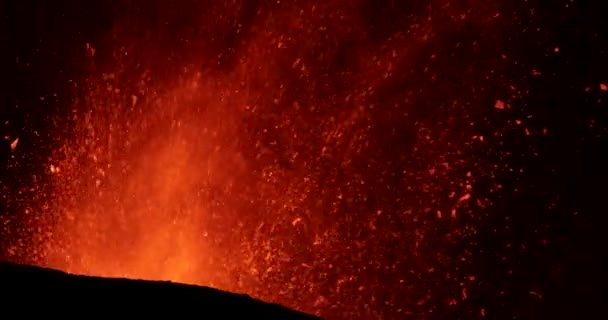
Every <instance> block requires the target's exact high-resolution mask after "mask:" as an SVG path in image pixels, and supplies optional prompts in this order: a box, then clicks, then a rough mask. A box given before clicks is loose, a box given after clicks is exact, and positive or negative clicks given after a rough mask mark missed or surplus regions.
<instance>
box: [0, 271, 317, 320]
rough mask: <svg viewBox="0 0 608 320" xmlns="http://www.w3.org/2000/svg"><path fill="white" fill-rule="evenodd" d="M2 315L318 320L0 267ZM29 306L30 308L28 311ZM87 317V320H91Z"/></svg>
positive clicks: (235, 298)
mask: <svg viewBox="0 0 608 320" xmlns="http://www.w3.org/2000/svg"><path fill="white" fill-rule="evenodd" d="M0 290H1V293H0V297H1V298H0V299H1V300H0V306H1V308H2V315H3V318H5V316H6V315H15V316H17V315H19V317H21V316H23V315H24V313H26V312H28V310H30V311H31V310H34V311H36V312H44V313H45V315H46V316H48V317H52V316H57V317H65V316H76V315H78V316H80V317H82V316H83V315H86V313H90V314H89V315H88V316H98V315H100V313H101V314H106V315H111V316H113V317H119V318H120V317H121V316H126V315H137V317H138V318H139V317H141V316H143V315H148V314H149V315H156V316H161V315H162V316H170V317H171V318H182V317H188V318H195V317H196V318H203V319H302V320H304V319H319V318H317V317H314V316H311V315H306V314H303V313H300V312H296V311H292V310H290V309H287V308H285V307H283V306H280V305H276V304H269V303H265V302H262V301H259V300H255V299H253V298H251V297H249V296H247V295H239V294H233V293H228V292H224V291H221V290H217V289H212V288H208V287H199V286H192V285H184V284H178V283H171V282H160V281H145V280H129V279H112V278H99V277H89V276H79V275H71V274H67V273H64V272H61V271H57V270H52V269H45V268H39V267H33V266H25V265H17V264H13V263H8V262H0ZM24 306H30V307H28V308H24ZM88 316H86V317H88Z"/></svg>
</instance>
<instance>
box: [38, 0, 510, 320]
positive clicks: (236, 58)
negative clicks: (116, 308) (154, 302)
mask: <svg viewBox="0 0 608 320" xmlns="http://www.w3.org/2000/svg"><path fill="white" fill-rule="evenodd" d="M190 2H192V3H190ZM190 2H187V1H186V2H183V3H179V4H176V3H174V2H171V1H160V2H149V3H148V2H146V4H145V5H143V4H142V5H141V6H137V5H135V4H132V5H129V4H122V5H121V6H123V7H121V8H120V10H117V11H116V12H117V13H116V17H115V19H114V27H113V28H112V31H110V32H108V34H107V35H106V36H105V37H104V38H103V39H100V40H98V41H96V42H91V43H86V44H84V43H83V44H82V47H81V48H82V51H81V52H79V53H77V54H79V55H86V56H87V57H88V58H87V63H86V64H85V65H83V70H86V75H85V76H84V77H82V80H81V81H75V82H74V83H72V84H71V85H72V86H73V88H74V90H73V92H74V96H73V99H72V102H71V103H70V108H69V111H67V112H65V113H64V114H61V115H58V116H57V120H56V124H57V126H56V132H55V134H56V135H57V136H58V137H61V139H60V140H61V143H60V145H59V146H58V147H57V148H56V149H55V152H54V153H53V156H52V157H51V159H49V162H48V165H47V167H48V174H49V175H50V176H51V179H52V180H51V181H52V182H51V184H52V186H53V188H52V189H53V191H52V196H51V198H52V199H51V200H50V201H48V203H45V204H44V205H42V206H41V207H42V208H44V210H42V211H43V212H44V217H45V218H44V219H43V220H44V222H43V223H42V222H41V223H39V224H38V225H37V228H41V229H40V232H39V233H38V234H39V237H40V238H41V240H40V241H39V242H40V249H39V250H40V251H42V254H41V258H40V261H39V263H40V264H44V265H47V266H52V267H57V268H60V269H63V270H67V271H70V272H74V273H84V274H91V275H101V276H119V277H123V276H126V277H132V278H144V279H165V280H173V281H180V282H188V283H195V284H201V285H210V286H215V287H218V288H221V289H227V290H232V291H237V292H245V293H248V294H251V295H254V296H256V297H259V298H262V299H267V300H270V301H274V302H278V303H283V304H285V305H287V306H289V307H294V308H297V309H300V310H303V311H308V312H314V313H317V314H320V315H323V316H327V317H338V318H345V317H346V318H348V317H356V318H359V317H362V318H374V317H378V318H385V319H390V318H399V317H401V316H402V315H404V314H406V313H409V314H412V313H417V312H427V311H428V310H430V309H432V308H434V306H435V304H444V303H447V302H446V301H444V300H445V297H452V296H453V297H454V301H457V300H456V299H458V301H460V299H461V298H462V294H461V291H462V290H466V288H467V287H468V286H469V285H470V284H471V283H472V282H473V280H474V277H472V276H471V277H469V276H468V275H467V274H466V272H467V271H466V270H467V269H466V268H467V264H466V263H467V262H466V257H467V256H468V254H470V252H469V251H467V250H466V249H463V248H465V247H463V246H460V247H459V246H457V244H459V243H461V242H462V241H463V239H465V238H466V237H468V236H470V235H472V234H474V233H475V232H476V231H475V229H474V228H469V227H468V224H469V222H470V221H472V220H474V219H476V218H473V217H472V211H471V210H470V205H469V204H470V203H476V208H477V209H476V210H481V209H479V208H482V207H485V206H488V205H490V204H491V203H490V200H488V199H486V198H484V193H483V192H485V191H486V189H487V190H490V189H491V190H495V189H496V188H495V186H493V185H492V183H488V184H486V185H485V187H484V188H486V189H484V190H483V191H477V189H476V179H477V177H478V176H479V175H481V174H482V173H484V172H485V170H487V169H488V168H489V167H490V160H489V159H485V158H479V157H477V156H478V155H479V153H476V152H477V151H476V150H480V149H479V148H480V146H483V145H484V143H487V142H488V140H489V139H493V136H492V132H489V133H488V132H485V131H484V130H486V129H484V127H483V124H480V122H478V121H477V120H479V119H480V118H481V115H487V114H494V113H496V112H499V111H497V109H496V108H494V104H495V101H496V93H494V92H487V91H484V90H483V89H479V88H480V87H483V86H486V85H488V86H489V85H490V84H488V83H490V82H491V81H494V80H492V79H489V78H488V76H487V75H488V74H490V72H489V69H490V67H488V65H491V69H492V72H496V73H498V72H499V70H500V69H501V66H500V65H492V64H490V63H481V62H482V61H486V62H494V61H500V59H501V58H500V51H499V50H500V48H498V47H497V48H493V47H491V46H485V47H483V50H486V51H484V52H489V53H487V55H486V53H484V55H483V56H482V55H480V54H479V51H478V49H477V48H478V47H479V46H482V45H483V44H484V42H483V41H490V40H486V39H491V37H493V36H496V35H495V34H492V32H491V31H492V30H493V29H494V26H495V24H496V23H497V21H499V19H500V18H499V16H498V15H497V14H496V12H497V11H496V10H498V9H497V8H494V7H492V6H489V5H485V4H482V3H478V1H465V3H467V4H462V5H456V4H454V2H452V3H450V2H448V1H430V5H428V6H422V5H420V4H418V2H416V1H413V2H412V3H411V4H397V1H395V2H394V3H393V4H392V5H389V3H388V2H387V3H385V4H386V8H384V9H382V10H381V11H379V12H375V11H374V10H377V9H375V7H373V6H371V5H369V4H368V2H366V1H352V2H351V1H349V2H348V4H346V3H344V2H340V1H299V2H295V3H289V4H287V3H283V1H281V2H279V1H277V2H273V3H270V2H264V1H262V2H255V1H251V2H250V1H230V2H225V1H208V2H205V3H197V4H194V2H193V1H190ZM287 2H289V1H287ZM473 2H474V4H475V6H470V4H471V3H473ZM389 8H390V10H389ZM471 8H473V9H471ZM467 37H472V38H473V39H469V38H467ZM477 41H480V43H477ZM446 48H448V49H446ZM490 53H496V54H490ZM486 56H487V57H491V58H485V57H486ZM484 59H485V60H484ZM495 81H502V80H495ZM480 83H482V85H480ZM504 99H506V98H503V100H504ZM501 105H502V104H501ZM507 106H508V105H507ZM503 107H504V106H503ZM504 108H506V107H504ZM504 108H503V109H504ZM484 132H485V133H484ZM496 137H497V136H496V135H495V136H494V138H496ZM484 139H485V140H484ZM496 139H498V138H496ZM476 192H478V193H476ZM459 241H461V242H459ZM465 276H466V277H465ZM414 283H417V285H416V286H413V285H412V284H414ZM386 287H390V288H391V289H390V290H386V289H385V288H386ZM463 288H464V289H463ZM436 296H440V297H442V298H441V299H439V300H435V297H436ZM465 298H466V297H465ZM450 301H451V300H450ZM454 303H456V302H454Z"/></svg>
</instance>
